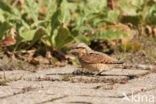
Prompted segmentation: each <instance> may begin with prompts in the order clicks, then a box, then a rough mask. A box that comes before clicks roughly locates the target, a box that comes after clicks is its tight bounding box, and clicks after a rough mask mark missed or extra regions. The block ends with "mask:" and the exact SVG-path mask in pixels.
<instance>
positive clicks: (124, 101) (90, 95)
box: [0, 66, 156, 104]
mask: <svg viewBox="0 0 156 104" xmlns="http://www.w3.org/2000/svg"><path fill="white" fill-rule="evenodd" d="M76 69H77V68H76V67H73V66H65V67H61V68H60V67H58V68H49V69H43V70H38V71H36V72H31V71H24V70H12V71H9V70H8V71H5V72H4V71H0V81H1V86H0V104H155V103H156V73H155V72H154V71H153V70H148V69H146V70H143V69H113V70H110V71H107V72H104V73H102V75H101V76H93V75H73V74H72V73H73V71H75V70H76Z"/></svg>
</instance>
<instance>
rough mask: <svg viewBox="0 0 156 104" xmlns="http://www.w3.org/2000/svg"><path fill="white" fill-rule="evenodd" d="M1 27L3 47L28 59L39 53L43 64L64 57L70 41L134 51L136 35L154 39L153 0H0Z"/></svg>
mask: <svg viewBox="0 0 156 104" xmlns="http://www.w3.org/2000/svg"><path fill="white" fill-rule="evenodd" d="M0 31H1V32H0V40H1V48H2V50H3V51H4V52H6V53H7V54H9V55H10V54H11V56H12V53H13V54H14V55H15V56H16V57H18V58H20V59H23V60H24V59H25V58H26V60H27V61H29V62H31V63H33V64H38V63H39V62H38V60H40V59H39V57H37V56H39V55H42V56H43V57H46V59H47V60H48V61H47V60H46V59H44V62H45V63H53V62H51V61H49V59H52V60H63V59H64V58H66V57H65V56H64V53H66V52H67V50H68V47H69V46H70V45H71V44H73V43H74V42H85V43H86V44H88V45H90V46H91V47H92V48H93V49H95V50H99V51H103V52H108V53H110V52H111V50H113V51H114V50H115V49H117V51H119V52H136V51H139V50H141V49H143V47H142V43H141V41H140V37H141V36H145V37H148V38H152V39H153V42H155V40H156V39H155V38H156V1H155V0H135V1H134V0H133V1H132V0H98V1H96V0H8V1H7V0H1V1H0ZM97 47H98V48H97ZM151 54H154V53H152V52H151ZM24 55H25V57H24V58H23V56H24ZM53 56H54V57H56V59H55V58H52V57H53ZM155 57H156V56H155ZM42 62H43V59H42Z"/></svg>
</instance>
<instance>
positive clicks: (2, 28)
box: [0, 22, 11, 40]
mask: <svg viewBox="0 0 156 104" xmlns="http://www.w3.org/2000/svg"><path fill="white" fill-rule="evenodd" d="M10 28H11V25H10V24H9V23H8V22H0V40H1V39H2V38H3V36H4V35H5V32H6V31H7V30H8V29H10Z"/></svg>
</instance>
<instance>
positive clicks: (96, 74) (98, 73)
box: [94, 70, 106, 76]
mask: <svg viewBox="0 0 156 104" xmlns="http://www.w3.org/2000/svg"><path fill="white" fill-rule="evenodd" d="M104 71H106V70H101V71H99V72H97V73H95V74H94V76H98V75H101V73H102V72H104Z"/></svg>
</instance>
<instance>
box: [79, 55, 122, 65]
mask: <svg viewBox="0 0 156 104" xmlns="http://www.w3.org/2000/svg"><path fill="white" fill-rule="evenodd" d="M80 60H81V61H83V62H85V63H89V64H96V63H104V64H119V61H118V60H116V59H114V58H112V57H110V56H108V55H106V54H98V53H88V54H85V55H83V56H82V57H81V58H80Z"/></svg>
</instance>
